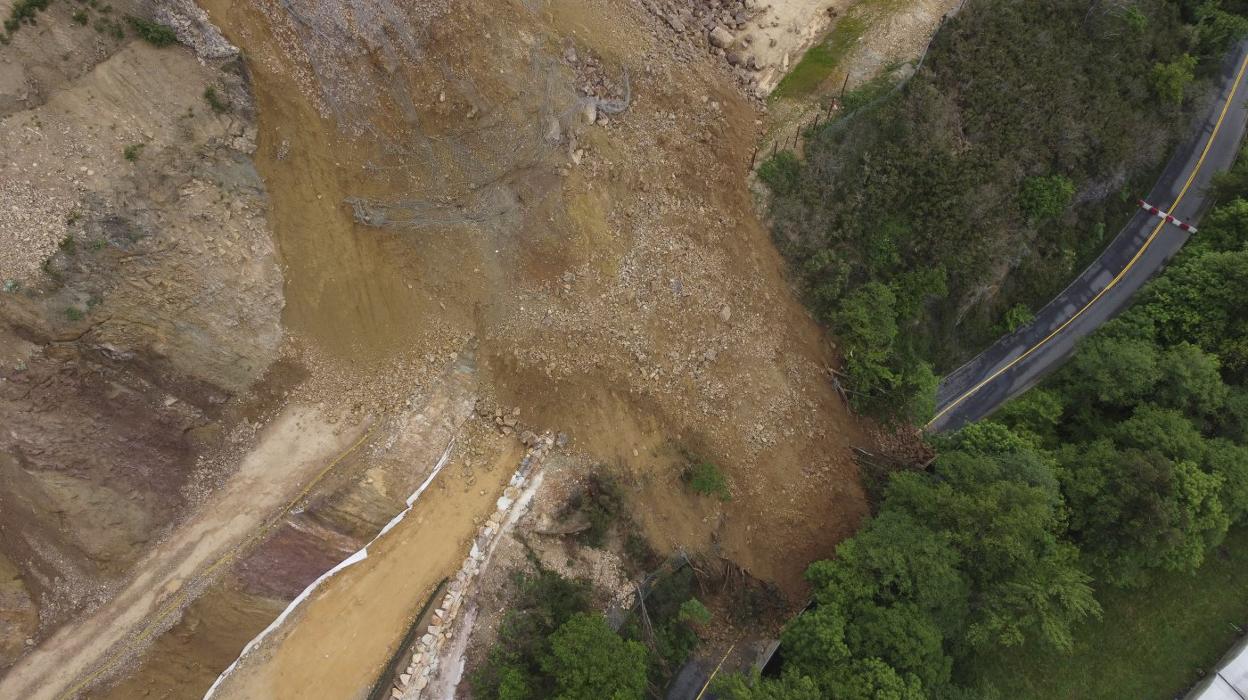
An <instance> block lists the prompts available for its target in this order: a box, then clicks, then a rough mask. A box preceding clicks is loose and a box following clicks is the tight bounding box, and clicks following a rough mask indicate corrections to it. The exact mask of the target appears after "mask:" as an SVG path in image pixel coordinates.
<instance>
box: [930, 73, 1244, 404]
mask: <svg viewBox="0 0 1248 700" xmlns="http://www.w3.org/2000/svg"><path fill="white" fill-rule="evenodd" d="M1246 68H1248V56H1245V57H1244V60H1243V62H1242V63H1240V65H1239V73H1238V74H1236V76H1235V83H1234V84H1233V85H1231V92H1230V94H1228V95H1227V96H1226V102H1225V103H1224V104H1223V105H1222V113H1221V114H1219V115H1218V121H1217V122H1215V123H1214V125H1213V133H1211V134H1209V140H1208V141H1206V142H1205V148H1204V150H1202V151H1201V153H1200V159H1199V160H1197V161H1196V166H1195V167H1194V168H1192V173H1191V174H1190V175H1188V177H1187V182H1185V183H1183V189H1181V190H1179V196H1177V197H1175V199H1174V202H1173V203H1172V204H1171V205H1170V206H1169V207H1167V210H1168V211H1174V209H1175V207H1177V206H1179V202H1182V201H1183V197H1184V196H1185V195H1186V194H1187V190H1188V188H1189V187H1191V186H1192V182H1193V181H1195V179H1196V174H1197V173H1199V172H1200V168H1201V166H1203V165H1204V164H1205V157H1206V156H1208V155H1209V149H1210V148H1211V147H1212V146H1213V141H1214V139H1216V138H1217V136H1218V131H1219V130H1220V129H1221V128H1222V121H1223V120H1224V119H1226V113H1227V110H1229V109H1230V107H1231V102H1232V101H1233V100H1234V99H1235V92H1236V90H1238V89H1239V83H1240V81H1241V80H1243V77H1244V70H1245V69H1246ZM1165 226H1166V221H1165V220H1164V219H1163V220H1162V221H1161V222H1160V223H1158V224H1157V226H1156V227H1155V228H1153V232H1152V233H1151V234H1149V236H1148V238H1147V239H1146V240H1145V241H1144V245H1142V246H1140V249H1139V250H1137V251H1136V252H1135V256H1134V257H1132V258H1131V260H1130V261H1129V262H1128V263H1127V266H1126V267H1124V268H1122V272H1119V273H1118V274H1117V275H1115V276H1114V278H1113V279H1112V280H1110V281H1109V284H1107V285H1105V288H1104V289H1102V290H1101V291H1099V292H1097V293H1096V296H1094V297H1092V300H1091V301H1089V302H1088V303H1087V304H1085V305H1084V306H1083V308H1081V309H1079V310H1078V311H1076V312H1075V313H1074V315H1072V316H1071V317H1070V318H1068V319H1066V321H1065V322H1064V323H1062V325H1060V326H1058V327H1057V329H1056V330H1054V331H1053V332H1052V333H1050V334H1048V335H1047V336H1045V337H1044V339H1043V340H1041V341H1040V342H1038V343H1036V344H1035V345H1033V346H1031V347H1030V348H1028V349H1027V351H1026V352H1024V353H1023V354H1021V355H1019V356H1018V357H1016V358H1014V359H1013V360H1011V361H1010V362H1008V363H1006V365H1005V366H1003V367H1002V368H1001V369H998V370H997V371H995V372H993V373H992V374H991V375H989V376H988V378H987V379H984V380H983V381H981V382H980V383H978V384H976V385H975V386H973V387H971V388H970V390H968V391H967V392H966V393H964V394H962V395H961V396H959V397H958V398H957V399H956V400H954V401H953V402H951V403H950V404H949V405H948V406H945V407H944V408H943V409H941V411H940V412H939V413H937V414H936V415H935V416H933V417H932V419H931V420H930V421H928V422H927V425H925V426H923V427H924V428H925V429H926V428H930V427H931V425H932V424H933V423H935V422H936V421H938V420H940V418H941V416H943V415H945V414H946V413H948V412H949V411H952V410H953V409H954V408H956V407H957V406H958V404H960V403H962V402H963V401H965V400H966V399H967V398H968V397H969V396H970V395H971V394H974V393H975V392H977V391H979V390H980V389H982V388H984V386H985V385H986V384H988V383H989V382H991V381H992V380H994V379H996V378H997V377H999V376H1001V375H1002V374H1004V373H1005V372H1006V371H1007V370H1009V369H1010V368H1011V367H1013V366H1014V365H1016V364H1018V363H1019V362H1022V361H1023V360H1025V359H1027V356H1028V355H1031V353H1033V352H1035V351H1036V350H1038V349H1040V347H1042V346H1043V345H1044V344H1045V343H1048V342H1049V341H1050V340H1052V339H1053V338H1054V336H1056V335H1057V334H1058V333H1061V332H1062V331H1063V330H1065V328H1066V326H1069V325H1070V324H1071V323H1073V322H1074V320H1075V319H1077V318H1079V317H1080V316H1082V315H1083V313H1084V312H1085V311H1087V310H1088V309H1090V308H1092V305H1093V304H1095V303H1096V302H1097V300H1099V299H1100V298H1101V297H1102V296H1103V295H1104V294H1105V292H1108V291H1109V290H1110V289H1113V288H1114V286H1115V285H1117V284H1118V282H1119V281H1120V280H1121V279H1122V278H1123V277H1124V276H1125V275H1126V274H1127V272H1129V271H1130V270H1131V268H1132V267H1134V266H1135V263H1136V262H1137V261H1138V260H1139V259H1140V256H1142V255H1144V251H1146V250H1148V247H1149V246H1150V245H1152V244H1153V239H1154V238H1156V237H1157V234H1158V233H1159V232H1161V229H1163V228H1165Z"/></svg>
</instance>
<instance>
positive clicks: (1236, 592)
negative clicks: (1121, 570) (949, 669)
mask: <svg viewBox="0 0 1248 700" xmlns="http://www.w3.org/2000/svg"><path fill="white" fill-rule="evenodd" d="M1097 598H1098V599H1099V600H1100V602H1101V604H1102V605H1103V606H1104V609H1105V613H1104V616H1103V617H1102V618H1101V619H1100V620H1099V621H1095V622H1090V623H1087V624H1084V625H1082V626H1081V627H1080V628H1078V629H1077V630H1076V633H1075V647H1074V650H1073V651H1072V652H1071V654H1070V655H1062V654H1057V653H1054V652H1049V651H1044V650H1040V649H1036V648H1032V647H1027V646H1024V647H1022V648H1019V649H1014V650H1009V651H1003V652H1001V653H999V654H995V655H992V656H980V657H979V658H978V659H977V660H976V661H975V662H974V663H973V664H968V668H967V669H966V674H967V680H968V681H980V682H985V683H991V684H992V685H993V686H995V687H996V689H997V690H998V691H1000V697H1003V698H1011V699H1012V700H1029V699H1032V698H1034V699H1035V700H1042V699H1043V700H1047V699H1048V698H1081V699H1083V700H1118V699H1119V698H1135V699H1136V700H1150V699H1153V700H1169V699H1170V698H1173V697H1176V696H1178V695H1180V694H1181V693H1182V691H1183V690H1184V689H1186V688H1188V687H1189V686H1191V685H1192V684H1194V683H1195V682H1196V681H1197V680H1199V678H1200V674H1199V670H1204V671H1205V672H1209V671H1212V670H1213V668H1214V666H1215V664H1217V662H1218V659H1220V658H1221V656H1222V655H1223V654H1225V653H1226V651H1227V650H1228V649H1230V648H1231V646H1232V645H1234V643H1235V640H1236V638H1237V636H1238V635H1237V634H1236V632H1235V629H1234V628H1233V627H1232V626H1231V623H1234V624H1236V625H1239V626H1241V627H1244V626H1246V625H1248V528H1243V527H1241V528H1238V529H1234V530H1232V531H1231V532H1230V533H1228V534H1227V537H1226V542H1225V543H1224V544H1223V546H1222V547H1221V548H1219V549H1218V550H1217V551H1216V552H1215V553H1214V554H1213V555H1212V556H1210V557H1209V559H1208V560H1207V561H1206V562H1205V563H1204V565H1202V566H1201V567H1200V569H1199V570H1198V571H1197V572H1196V573H1195V574H1194V575H1193V574H1175V573H1166V574H1158V575H1157V576H1156V578H1155V580H1154V581H1152V583H1151V584H1150V585H1148V586H1146V587H1144V588H1142V589H1139V590H1124V589H1118V588H1106V589H1103V590H1100V591H1098V593H1097Z"/></svg>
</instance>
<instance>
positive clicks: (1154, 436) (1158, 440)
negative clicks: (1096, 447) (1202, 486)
mask: <svg viewBox="0 0 1248 700" xmlns="http://www.w3.org/2000/svg"><path fill="white" fill-rule="evenodd" d="M1110 435H1111V436H1112V438H1113V440H1114V442H1115V443H1117V444H1118V446H1119V448H1131V447H1134V448H1136V449H1140V450H1154V451H1156V452H1158V453H1160V454H1162V455H1163V456H1165V457H1166V458H1168V459H1172V460H1176V461H1190V462H1200V461H1202V460H1203V459H1204V456H1205V439H1204V436H1202V435H1201V434H1200V431H1199V430H1197V429H1196V426H1195V425H1193V424H1192V422H1191V421H1190V420H1188V419H1187V417H1186V416H1184V415H1183V414H1182V413H1179V412H1178V411H1175V410H1172V409H1167V408H1161V407H1159V406H1156V405H1153V404H1149V403H1143V404H1140V405H1139V406H1138V407H1136V409H1135V411H1134V412H1132V414H1131V417H1130V418H1128V419H1127V420H1125V421H1122V423H1120V424H1119V425H1118V426H1117V428H1116V429H1114V431H1113V432H1112V433H1110Z"/></svg>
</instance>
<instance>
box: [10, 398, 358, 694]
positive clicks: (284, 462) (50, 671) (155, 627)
mask: <svg viewBox="0 0 1248 700" xmlns="http://www.w3.org/2000/svg"><path fill="white" fill-rule="evenodd" d="M366 429H367V426H366V425H358V426H351V427H340V428H339V429H335V428H334V427H333V426H330V425H328V424H327V423H325V422H324V420H323V419H322V418H320V417H318V416H317V414H316V413H315V412H314V411H312V410H309V409H306V408H299V407H291V408H288V409H287V410H286V411H284V412H283V414H282V415H281V416H280V417H279V418H278V419H277V420H275V421H274V422H273V423H272V424H271V425H270V426H269V427H267V428H266V429H265V430H264V432H263V433H262V434H261V436H260V439H259V442H258V444H257V445H256V446H255V448H254V449H253V450H252V451H251V452H250V453H249V454H248V455H247V456H246V457H245V458H244V459H243V461H242V464H241V465H240V466H239V469H238V471H237V473H235V474H234V475H233V476H232V477H231V478H230V481H229V483H228V484H227V485H226V486H225V488H224V489H222V490H221V492H220V493H219V494H218V495H217V496H216V497H214V498H213V500H212V501H210V502H208V503H206V504H204V506H202V507H201V509H200V510H199V511H198V512H197V513H196V514H195V515H194V516H192V517H191V519H190V520H189V521H187V522H186V523H185V524H184V525H183V526H182V527H180V528H179V529H178V530H177V531H176V532H175V533H174V534H173V535H172V536H171V537H170V538H169V539H168V540H167V541H165V542H162V543H160V545H158V546H157V547H156V548H155V549H154V550H153V551H152V552H151V553H149V554H148V555H147V556H146V557H144V559H143V560H142V561H140V562H139V563H138V564H137V565H136V567H135V568H136V570H137V571H138V572H139V573H138V575H137V576H135V578H134V579H133V580H131V581H130V582H129V583H128V584H127V585H126V587H125V588H123V589H122V590H121V591H120V592H118V594H117V595H115V596H113V597H112V599H111V600H109V601H108V602H107V603H106V604H104V605H103V606H101V607H100V608H99V609H97V610H95V611H93V612H92V613H90V614H89V615H87V616H85V617H83V618H80V619H78V620H76V621H75V623H74V624H73V625H71V626H67V627H65V628H63V629H62V630H61V631H60V632H58V633H57V634H55V635H53V636H52V637H51V638H50V639H48V640H46V641H44V642H43V643H42V644H41V645H40V646H39V648H38V649H36V650H34V651H33V652H31V653H30V654H28V655H27V656H26V657H25V658H24V659H23V660H22V663H21V664H20V665H18V666H16V667H14V668H13V669H12V670H11V671H10V672H9V673H8V674H7V675H6V676H5V677H4V679H3V680H0V696H4V697H20V698H32V700H33V699H34V698H55V697H60V696H61V695H62V694H63V693H67V694H69V695H71V696H72V695H74V694H76V692H77V691H78V690H79V689H80V688H81V687H82V686H83V685H85V684H86V680H87V679H85V678H80V677H79V675H78V674H79V673H80V672H82V671H85V670H86V669H90V668H94V667H96V666H97V665H99V664H100V663H101V662H111V661H112V659H111V658H110V657H114V656H122V655H125V654H127V653H129V650H128V647H130V646H132V645H135V646H137V645H142V644H144V643H145V642H146V641H148V640H149V639H150V638H151V637H152V636H153V635H154V634H156V633H158V632H161V631H163V628H162V626H163V625H168V624H172V623H173V622H175V621H176V619H168V613H167V611H166V610H165V609H166V608H168V609H175V610H176V609H177V608H180V607H181V606H182V605H183V604H185V603H186V602H187V601H189V600H191V599H193V598H194V597H195V595H197V594H198V593H199V591H202V589H203V587H204V586H206V585H207V584H208V583H209V582H210V581H211V578H212V574H213V571H214V570H216V569H219V568H220V565H218V564H217V563H218V562H226V563H228V562H230V561H231V554H232V553H234V552H235V551H237V549H238V548H239V547H240V545H241V544H242V543H245V542H247V541H248V540H249V539H251V538H253V537H255V536H257V535H259V534H260V533H262V532H263V531H264V528H265V526H266V524H268V523H269V522H270V521H271V519H272V515H273V513H274V512H277V511H280V509H281V508H282V507H283V506H284V505H285V504H287V503H290V502H291V501H293V500H294V499H295V498H296V497H297V495H298V493H299V491H300V490H301V489H305V488H307V485H309V484H310V483H312V482H313V481H314V480H315V479H316V478H317V476H319V474H320V473H321V472H322V471H324V470H325V469H326V468H327V466H328V465H331V464H333V463H334V460H335V458H336V457H338V456H340V455H342V454H343V453H344V452H345V451H347V450H348V449H349V448H350V447H352V446H353V445H354V444H356V443H357V442H358V441H359V440H360V439H361V437H362V436H363V435H364V434H365V432H366ZM274 470H281V472H280V473H274ZM66 671H68V672H66Z"/></svg>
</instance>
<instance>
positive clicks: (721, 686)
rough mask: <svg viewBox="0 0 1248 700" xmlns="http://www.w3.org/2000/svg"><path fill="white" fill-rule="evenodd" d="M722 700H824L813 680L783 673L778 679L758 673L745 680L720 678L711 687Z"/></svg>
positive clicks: (730, 676) (736, 677) (737, 675)
mask: <svg viewBox="0 0 1248 700" xmlns="http://www.w3.org/2000/svg"><path fill="white" fill-rule="evenodd" d="M712 687H713V688H714V690H715V694H716V695H717V696H719V697H721V698H724V700H825V698H826V697H827V696H826V695H824V694H823V692H821V691H820V690H819V686H818V685H817V684H816V683H815V681H814V679H813V678H810V677H809V676H802V675H799V674H797V673H785V674H784V675H783V676H781V677H780V679H778V680H776V679H771V678H761V677H760V676H759V675H758V673H755V674H754V675H753V677H751V678H749V679H747V678H745V677H744V676H742V675H740V674H729V675H725V676H720V677H719V678H718V679H717V680H716V682H715V684H714V685H713V686H712Z"/></svg>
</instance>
